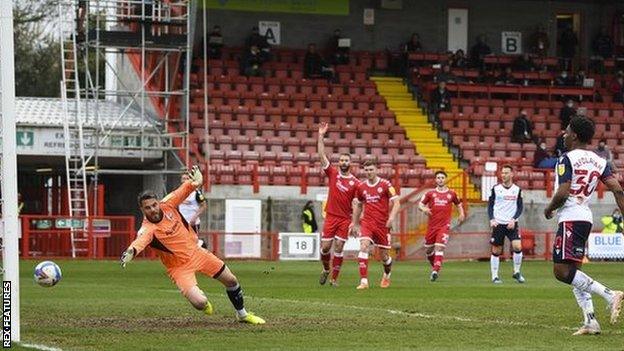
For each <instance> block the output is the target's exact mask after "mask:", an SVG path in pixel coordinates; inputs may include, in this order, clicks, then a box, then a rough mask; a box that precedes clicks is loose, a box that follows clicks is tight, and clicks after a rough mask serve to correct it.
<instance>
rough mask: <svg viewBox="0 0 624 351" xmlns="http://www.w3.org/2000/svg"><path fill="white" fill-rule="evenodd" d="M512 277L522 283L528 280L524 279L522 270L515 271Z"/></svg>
mask: <svg viewBox="0 0 624 351" xmlns="http://www.w3.org/2000/svg"><path fill="white" fill-rule="evenodd" d="M512 277H513V278H514V279H515V280H516V281H517V282H518V283H520V284H524V282H526V280H525V279H524V277H523V276H522V274H520V272H517V273H514V274H513V275H512Z"/></svg>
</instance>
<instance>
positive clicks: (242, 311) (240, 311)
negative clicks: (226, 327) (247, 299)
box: [236, 308, 247, 318]
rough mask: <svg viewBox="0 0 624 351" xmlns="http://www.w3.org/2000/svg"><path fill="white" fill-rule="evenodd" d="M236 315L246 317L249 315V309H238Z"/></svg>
mask: <svg viewBox="0 0 624 351" xmlns="http://www.w3.org/2000/svg"><path fill="white" fill-rule="evenodd" d="M236 316H237V317H238V318H245V317H247V311H246V310H245V309H244V308H243V309H242V310H236Z"/></svg>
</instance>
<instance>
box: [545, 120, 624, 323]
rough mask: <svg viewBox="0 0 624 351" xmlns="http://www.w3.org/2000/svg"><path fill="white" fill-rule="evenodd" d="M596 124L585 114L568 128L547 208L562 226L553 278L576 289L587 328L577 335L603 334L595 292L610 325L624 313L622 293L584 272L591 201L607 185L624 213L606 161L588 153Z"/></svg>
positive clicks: (623, 193)
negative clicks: (597, 314) (553, 189)
mask: <svg viewBox="0 0 624 351" xmlns="http://www.w3.org/2000/svg"><path fill="white" fill-rule="evenodd" d="M594 131H595V126H594V122H593V121H592V120H591V119H589V118H587V117H583V116H575V117H573V118H572V120H571V121H570V124H569V125H568V127H567V128H566V130H565V134H564V136H563V140H564V144H565V146H566V148H567V149H568V150H570V151H568V152H567V153H566V154H564V155H563V156H561V158H559V161H558V162H557V166H556V177H557V182H556V183H557V184H558V189H557V191H556V192H555V195H554V196H553V198H552V200H551V201H550V203H549V204H548V206H547V207H546V208H545V209H544V216H545V217H546V219H550V218H552V217H553V216H554V213H555V211H556V210H558V213H557V215H558V217H559V219H558V222H559V228H558V230H557V234H556V236H555V242H554V247H553V263H554V273H555V277H556V278H557V279H558V280H559V281H561V282H564V283H566V284H570V285H572V292H573V293H574V296H575V297H576V302H577V303H578V305H579V306H580V307H581V309H582V310H583V318H584V322H583V326H581V328H580V329H579V330H577V331H576V332H575V333H574V334H573V335H586V334H600V324H599V323H598V321H597V320H596V316H595V314H594V304H593V301H592V294H596V295H599V296H600V297H602V298H603V299H605V301H606V302H607V308H608V309H609V310H610V312H611V323H612V324H615V323H616V322H617V320H618V317H619V315H620V309H621V307H622V299H623V297H624V293H622V292H621V291H615V290H611V289H609V288H607V287H605V286H604V285H602V284H601V283H599V282H597V281H595V280H594V279H592V278H591V277H590V276H588V275H587V274H585V273H584V272H583V271H581V270H580V269H581V266H582V262H583V257H584V256H585V244H586V242H587V239H588V237H589V234H590V232H591V228H592V218H593V215H592V211H591V209H590V208H589V201H590V199H591V197H592V195H593V193H594V191H595V190H596V187H597V186H598V181H601V182H603V183H604V184H605V185H606V186H607V188H608V189H609V190H610V191H611V192H613V195H614V196H615V201H616V202H617V205H618V207H619V208H620V211H624V191H622V187H621V186H620V183H619V182H618V181H617V180H616V179H615V177H614V176H613V173H612V171H611V167H610V166H609V164H608V163H607V161H606V160H605V159H603V158H601V157H600V156H598V155H596V154H595V153H594V152H593V151H590V150H587V145H588V144H590V143H591V140H592V137H593V136H594Z"/></svg>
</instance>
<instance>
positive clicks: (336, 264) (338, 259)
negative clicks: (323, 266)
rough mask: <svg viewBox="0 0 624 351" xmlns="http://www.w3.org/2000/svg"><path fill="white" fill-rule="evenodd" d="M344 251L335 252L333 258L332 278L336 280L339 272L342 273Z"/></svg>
mask: <svg viewBox="0 0 624 351" xmlns="http://www.w3.org/2000/svg"><path fill="white" fill-rule="evenodd" d="M342 259H343V257H342V252H340V253H338V252H334V259H333V260H332V276H331V278H332V279H334V280H336V279H338V274H340V268H341V266H342Z"/></svg>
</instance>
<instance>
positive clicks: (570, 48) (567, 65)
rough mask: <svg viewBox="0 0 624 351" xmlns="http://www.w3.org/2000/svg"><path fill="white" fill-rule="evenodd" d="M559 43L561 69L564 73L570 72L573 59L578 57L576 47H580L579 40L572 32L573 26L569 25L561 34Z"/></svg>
mask: <svg viewBox="0 0 624 351" xmlns="http://www.w3.org/2000/svg"><path fill="white" fill-rule="evenodd" d="M558 43H559V47H560V49H561V51H560V52H561V69H563V70H564V71H567V70H570V69H571V68H572V59H574V56H576V46H577V45H578V39H577V38H576V34H575V33H574V32H573V31H572V26H571V25H568V26H567V27H566V28H565V29H564V30H563V31H562V32H561V36H560V37H559V42H558Z"/></svg>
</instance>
